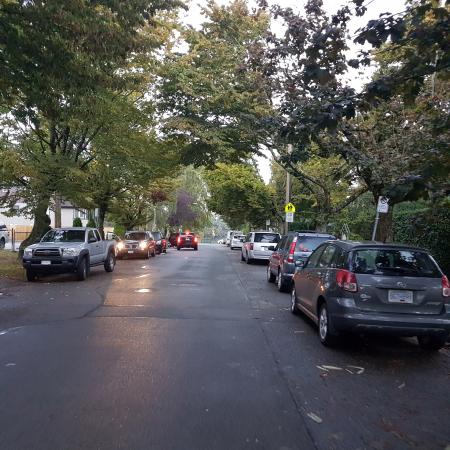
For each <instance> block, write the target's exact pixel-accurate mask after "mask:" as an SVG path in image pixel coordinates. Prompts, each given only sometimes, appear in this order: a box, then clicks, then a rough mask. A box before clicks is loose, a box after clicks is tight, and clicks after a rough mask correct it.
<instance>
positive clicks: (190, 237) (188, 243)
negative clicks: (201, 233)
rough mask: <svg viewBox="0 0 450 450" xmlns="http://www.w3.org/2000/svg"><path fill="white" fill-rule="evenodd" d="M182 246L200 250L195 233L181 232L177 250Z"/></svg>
mask: <svg viewBox="0 0 450 450" xmlns="http://www.w3.org/2000/svg"><path fill="white" fill-rule="evenodd" d="M182 248H193V249H194V250H198V237H197V236H196V235H195V234H194V233H180V235H179V236H178V238H177V250H181V249H182Z"/></svg>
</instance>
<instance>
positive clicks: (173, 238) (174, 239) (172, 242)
mask: <svg viewBox="0 0 450 450" xmlns="http://www.w3.org/2000/svg"><path fill="white" fill-rule="evenodd" d="M179 235H180V233H170V236H169V244H170V246H171V247H176V246H177V240H178V236H179Z"/></svg>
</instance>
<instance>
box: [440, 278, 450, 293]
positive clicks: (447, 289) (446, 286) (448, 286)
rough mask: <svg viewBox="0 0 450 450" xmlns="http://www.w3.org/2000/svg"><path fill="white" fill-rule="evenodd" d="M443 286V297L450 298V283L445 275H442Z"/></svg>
mask: <svg viewBox="0 0 450 450" xmlns="http://www.w3.org/2000/svg"><path fill="white" fill-rule="evenodd" d="M441 284H442V296H443V297H450V283H449V281H448V278H447V277H446V276H445V275H442V279H441Z"/></svg>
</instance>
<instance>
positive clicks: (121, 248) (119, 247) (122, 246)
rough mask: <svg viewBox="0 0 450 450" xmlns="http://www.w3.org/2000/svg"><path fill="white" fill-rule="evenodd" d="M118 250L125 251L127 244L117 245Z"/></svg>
mask: <svg viewBox="0 0 450 450" xmlns="http://www.w3.org/2000/svg"><path fill="white" fill-rule="evenodd" d="M117 248H118V249H119V250H123V249H124V248H125V244H124V243H123V242H119V243H118V244H117Z"/></svg>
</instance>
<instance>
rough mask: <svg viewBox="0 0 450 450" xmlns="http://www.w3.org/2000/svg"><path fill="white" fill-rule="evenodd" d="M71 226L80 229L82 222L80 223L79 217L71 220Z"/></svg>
mask: <svg viewBox="0 0 450 450" xmlns="http://www.w3.org/2000/svg"><path fill="white" fill-rule="evenodd" d="M72 226H74V227H82V226H83V222H81V219H80V218H79V217H75V219H73V222H72Z"/></svg>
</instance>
